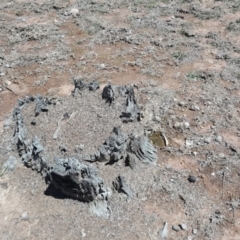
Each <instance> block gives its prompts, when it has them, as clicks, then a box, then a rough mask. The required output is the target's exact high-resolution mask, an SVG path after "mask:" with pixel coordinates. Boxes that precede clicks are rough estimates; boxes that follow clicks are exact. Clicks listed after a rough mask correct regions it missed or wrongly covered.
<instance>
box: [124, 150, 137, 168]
mask: <svg viewBox="0 0 240 240" xmlns="http://www.w3.org/2000/svg"><path fill="white" fill-rule="evenodd" d="M125 165H126V166H129V167H130V168H131V169H132V170H136V169H137V159H136V156H135V155H134V154H131V153H128V154H127V157H126V160H125Z"/></svg>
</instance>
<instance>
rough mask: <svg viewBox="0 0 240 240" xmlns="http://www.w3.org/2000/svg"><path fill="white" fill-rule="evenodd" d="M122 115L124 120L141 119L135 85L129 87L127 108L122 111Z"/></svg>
mask: <svg viewBox="0 0 240 240" xmlns="http://www.w3.org/2000/svg"><path fill="white" fill-rule="evenodd" d="M120 117H121V118H122V121H123V122H134V121H140V109H139V107H138V104H137V101H136V99H135V95H134V90H133V87H129V89H128V95H127V102H126V110H125V111H124V112H122V115H121V116H120Z"/></svg>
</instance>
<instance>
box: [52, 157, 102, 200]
mask: <svg viewBox="0 0 240 240" xmlns="http://www.w3.org/2000/svg"><path fill="white" fill-rule="evenodd" d="M55 163H56V165H55V166H53V167H51V168H50V169H49V170H48V177H49V180H50V182H51V183H52V184H53V185H54V186H55V187H56V188H58V189H60V190H61V191H62V192H63V193H64V194H66V195H68V196H70V197H72V198H74V199H78V200H80V201H84V202H90V201H93V200H94V199H95V198H97V197H99V196H100V195H101V194H103V193H106V190H105V188H104V187H103V181H102V179H101V178H99V177H98V176H97V173H96V171H95V170H94V169H93V168H92V167H91V166H87V165H85V164H83V163H80V162H79V161H78V160H77V159H75V158H67V159H58V158H56V159H55Z"/></svg>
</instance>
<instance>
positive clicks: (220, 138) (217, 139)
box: [215, 135, 223, 143]
mask: <svg viewBox="0 0 240 240" xmlns="http://www.w3.org/2000/svg"><path fill="white" fill-rule="evenodd" d="M222 140H223V138H222V136H220V135H218V136H216V138H215V141H216V142H219V143H220V142H222Z"/></svg>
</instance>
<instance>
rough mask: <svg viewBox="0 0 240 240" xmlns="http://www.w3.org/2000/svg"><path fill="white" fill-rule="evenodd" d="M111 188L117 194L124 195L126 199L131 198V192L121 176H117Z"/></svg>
mask: <svg viewBox="0 0 240 240" xmlns="http://www.w3.org/2000/svg"><path fill="white" fill-rule="evenodd" d="M113 187H114V189H115V190H116V191H118V192H119V193H124V194H126V195H127V196H128V197H131V196H132V191H131V190H130V188H129V187H128V186H127V184H126V181H125V178H124V177H123V176H121V175H119V176H118V177H117V178H116V180H115V181H113Z"/></svg>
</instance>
